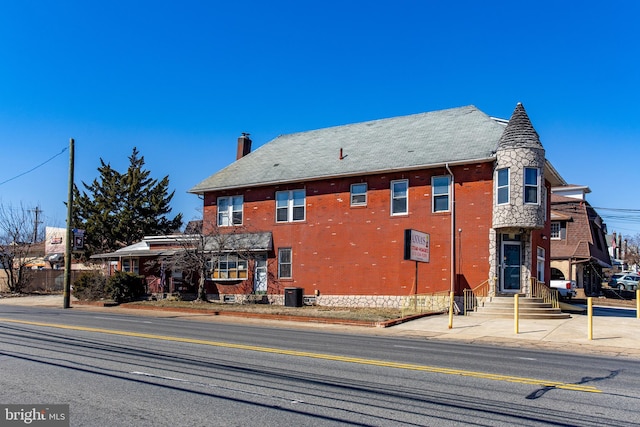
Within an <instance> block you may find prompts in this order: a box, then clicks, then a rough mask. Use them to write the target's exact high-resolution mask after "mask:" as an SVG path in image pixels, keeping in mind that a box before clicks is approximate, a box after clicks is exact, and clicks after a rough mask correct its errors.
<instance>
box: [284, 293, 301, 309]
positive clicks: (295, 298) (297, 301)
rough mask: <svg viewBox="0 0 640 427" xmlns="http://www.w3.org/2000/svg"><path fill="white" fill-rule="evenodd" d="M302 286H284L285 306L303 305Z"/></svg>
mask: <svg viewBox="0 0 640 427" xmlns="http://www.w3.org/2000/svg"><path fill="white" fill-rule="evenodd" d="M303 291H304V289H302V288H284V306H285V307H302V294H303Z"/></svg>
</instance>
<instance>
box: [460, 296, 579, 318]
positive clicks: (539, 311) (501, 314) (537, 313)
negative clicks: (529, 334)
mask: <svg viewBox="0 0 640 427" xmlns="http://www.w3.org/2000/svg"><path fill="white" fill-rule="evenodd" d="M470 314H471V315H473V316H482V317H496V318H513V316H514V298H513V297H491V298H489V299H487V301H485V303H484V305H483V306H481V307H478V309H477V311H475V312H473V313H470ZM518 315H519V317H520V318H521V319H568V318H570V317H571V316H570V315H569V314H568V313H563V312H562V311H561V310H560V309H559V308H553V306H552V305H551V304H550V303H545V302H543V301H542V299H539V298H524V297H521V298H518Z"/></svg>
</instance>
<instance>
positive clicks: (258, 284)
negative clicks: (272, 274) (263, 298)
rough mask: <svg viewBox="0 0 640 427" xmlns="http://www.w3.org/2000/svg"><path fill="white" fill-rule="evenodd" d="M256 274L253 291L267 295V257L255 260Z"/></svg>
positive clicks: (259, 257) (258, 257)
mask: <svg viewBox="0 0 640 427" xmlns="http://www.w3.org/2000/svg"><path fill="white" fill-rule="evenodd" d="M255 266H256V274H255V276H254V277H255V279H254V283H253V291H254V293H255V294H266V293H267V257H266V256H264V255H263V256H260V255H259V256H257V257H256V258H255Z"/></svg>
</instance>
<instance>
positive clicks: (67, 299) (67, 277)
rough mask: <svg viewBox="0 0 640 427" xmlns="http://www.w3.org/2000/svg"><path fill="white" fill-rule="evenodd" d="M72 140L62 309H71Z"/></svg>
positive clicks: (70, 145)
mask: <svg viewBox="0 0 640 427" xmlns="http://www.w3.org/2000/svg"><path fill="white" fill-rule="evenodd" d="M73 144H74V141H73V138H70V139H69V193H68V195H67V241H66V242H65V250H64V290H63V294H62V295H63V308H70V307H71V247H72V245H73V233H72V230H71V218H72V215H71V213H72V210H73V162H74V159H73V155H74V154H73Z"/></svg>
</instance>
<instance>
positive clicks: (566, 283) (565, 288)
mask: <svg viewBox="0 0 640 427" xmlns="http://www.w3.org/2000/svg"><path fill="white" fill-rule="evenodd" d="M549 286H550V287H551V289H556V290H557V291H558V294H559V295H560V296H561V297H562V298H566V299H571V298H573V297H575V296H576V290H575V289H576V282H574V281H573V280H551V281H550V282H549Z"/></svg>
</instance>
